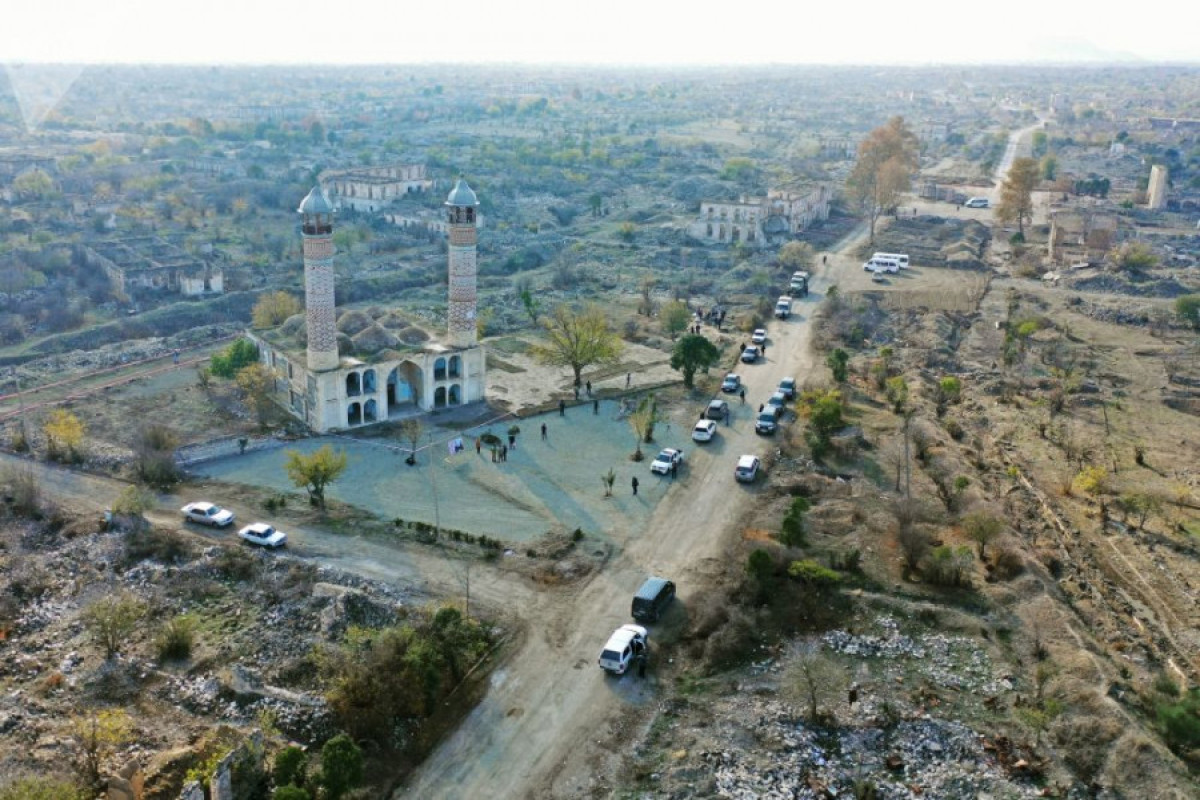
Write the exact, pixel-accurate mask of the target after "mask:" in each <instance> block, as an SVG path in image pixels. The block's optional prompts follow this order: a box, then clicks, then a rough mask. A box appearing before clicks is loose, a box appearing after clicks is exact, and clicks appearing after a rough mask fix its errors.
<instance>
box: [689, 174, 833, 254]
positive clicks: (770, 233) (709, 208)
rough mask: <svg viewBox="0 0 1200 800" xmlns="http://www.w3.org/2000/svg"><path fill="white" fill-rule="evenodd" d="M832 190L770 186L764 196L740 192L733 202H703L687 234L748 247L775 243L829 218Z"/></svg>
mask: <svg viewBox="0 0 1200 800" xmlns="http://www.w3.org/2000/svg"><path fill="white" fill-rule="evenodd" d="M832 198H833V192H832V191H831V190H830V189H829V187H828V186H826V185H824V184H819V185H817V186H815V187H812V188H811V189H809V190H808V191H804V192H790V191H784V190H781V189H772V190H769V191H768V192H767V196H766V197H750V196H748V195H742V197H741V198H740V199H739V200H738V201H737V202H729V203H722V202H714V201H707V200H706V201H704V202H702V203H701V204H700V216H699V218H698V219H696V221H694V222H692V223H691V224H690V225H689V226H688V233H689V234H690V235H691V236H693V237H695V238H697V239H700V240H703V241H706V242H715V243H720V244H734V243H737V242H741V243H743V244H745V245H747V246H750V247H766V246H768V245H773V244H779V243H781V242H783V241H786V240H787V239H788V238H790V237H792V236H794V235H796V234H798V233H801V232H803V231H804V230H806V229H807V228H808V227H810V226H811V225H813V224H814V223H817V222H823V221H824V220H826V219H829V204H830V201H831V200H832Z"/></svg>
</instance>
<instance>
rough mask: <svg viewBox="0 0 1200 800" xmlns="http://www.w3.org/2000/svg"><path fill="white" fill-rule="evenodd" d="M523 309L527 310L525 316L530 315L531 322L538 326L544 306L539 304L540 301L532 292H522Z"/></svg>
mask: <svg viewBox="0 0 1200 800" xmlns="http://www.w3.org/2000/svg"><path fill="white" fill-rule="evenodd" d="M521 307H522V308H523V309H525V314H526V315H528V317H529V321H530V322H532V323H533V324H534V325H537V324H538V316H539V315H540V314H541V313H542V305H541V303H539V302H538V299H537V298H536V297H534V295H533V291H532V290H530V289H522V290H521Z"/></svg>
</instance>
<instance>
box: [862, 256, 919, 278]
mask: <svg viewBox="0 0 1200 800" xmlns="http://www.w3.org/2000/svg"><path fill="white" fill-rule="evenodd" d="M863 269H864V270H866V271H867V272H874V273H875V274H877V275H878V274H881V273H884V272H886V273H889V274H891V275H895V274H896V273H898V272H899V271H900V270H902V269H908V253H875V254H874V255H872V256H871V257H870V258H869V259H867V261H866V262H865V263H864V264H863Z"/></svg>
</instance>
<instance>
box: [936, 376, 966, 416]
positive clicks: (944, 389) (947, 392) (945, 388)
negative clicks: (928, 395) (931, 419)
mask: <svg viewBox="0 0 1200 800" xmlns="http://www.w3.org/2000/svg"><path fill="white" fill-rule="evenodd" d="M961 398H962V383H961V382H960V381H959V380H958V378H955V377H953V376H947V377H945V378H942V379H941V380H940V381H938V385H937V388H936V389H935V390H934V393H933V401H934V405H935V406H936V408H937V415H938V416H939V417H940V416H942V415H943V414H945V413H946V407H947V406H949V405H950V404H952V403H957V402H958V401H959V400H960V399H961Z"/></svg>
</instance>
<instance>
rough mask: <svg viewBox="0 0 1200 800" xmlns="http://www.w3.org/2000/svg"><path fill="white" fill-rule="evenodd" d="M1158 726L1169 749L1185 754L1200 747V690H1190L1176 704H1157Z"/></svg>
mask: <svg viewBox="0 0 1200 800" xmlns="http://www.w3.org/2000/svg"><path fill="white" fill-rule="evenodd" d="M1156 716H1157V717H1158V726H1159V729H1160V730H1161V731H1162V733H1163V737H1164V738H1165V739H1166V740H1167V744H1168V745H1170V747H1171V749H1173V750H1176V751H1177V752H1187V751H1189V750H1195V749H1196V748H1198V747H1200V688H1194V687H1193V688H1192V689H1190V690H1189V691H1188V693H1187V694H1186V695H1185V696H1184V697H1183V699H1182V700H1179V701H1178V702H1165V703H1159V704H1158V707H1157V709H1156Z"/></svg>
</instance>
